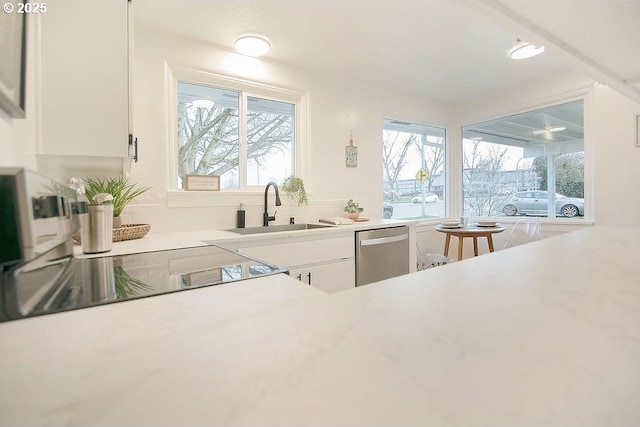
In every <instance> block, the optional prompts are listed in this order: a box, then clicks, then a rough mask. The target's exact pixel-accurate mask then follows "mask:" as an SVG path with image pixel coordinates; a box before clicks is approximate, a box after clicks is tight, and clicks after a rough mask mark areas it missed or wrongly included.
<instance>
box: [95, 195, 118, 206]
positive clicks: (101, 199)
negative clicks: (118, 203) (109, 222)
mask: <svg viewBox="0 0 640 427" xmlns="http://www.w3.org/2000/svg"><path fill="white" fill-rule="evenodd" d="M111 200H113V196H112V195H111V194H108V193H98V194H96V195H95V196H93V201H94V202H96V204H98V205H103V204H105V203H106V202H110V201H111Z"/></svg>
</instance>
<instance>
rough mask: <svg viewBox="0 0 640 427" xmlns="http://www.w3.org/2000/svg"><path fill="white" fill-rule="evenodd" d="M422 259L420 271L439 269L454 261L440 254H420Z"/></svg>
mask: <svg viewBox="0 0 640 427" xmlns="http://www.w3.org/2000/svg"><path fill="white" fill-rule="evenodd" d="M420 258H422V259H419V260H418V271H420V270H426V269H427V268H432V267H438V266H439V265H445V264H447V263H449V262H452V261H453V260H452V259H451V258H449V257H446V256H444V255H440V254H425V255H422V254H420Z"/></svg>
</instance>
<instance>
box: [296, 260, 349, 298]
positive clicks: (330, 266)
mask: <svg viewBox="0 0 640 427" xmlns="http://www.w3.org/2000/svg"><path fill="white" fill-rule="evenodd" d="M289 274H290V275H291V277H293V278H294V279H298V280H300V281H301V282H302V283H305V284H307V285H311V286H313V287H314V288H318V289H320V290H321V291H324V292H328V293H332V292H339V291H345V290H347V289H350V288H354V287H355V265H354V261H353V258H350V259H343V260H338V261H334V262H330V263H326V264H320V265H314V266H309V267H303V268H295V269H292V270H289Z"/></svg>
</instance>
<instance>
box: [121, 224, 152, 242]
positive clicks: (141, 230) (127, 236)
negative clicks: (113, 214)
mask: <svg viewBox="0 0 640 427" xmlns="http://www.w3.org/2000/svg"><path fill="white" fill-rule="evenodd" d="M149 230H151V225H149V224H123V225H122V227H119V228H114V229H113V241H114V242H120V241H122V240H133V239H140V238H141V237H144V236H146V234H147V233H148V232H149Z"/></svg>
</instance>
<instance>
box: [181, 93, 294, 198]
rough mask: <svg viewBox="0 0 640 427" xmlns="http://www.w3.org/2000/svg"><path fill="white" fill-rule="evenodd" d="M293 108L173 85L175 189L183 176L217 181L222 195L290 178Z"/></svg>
mask: <svg viewBox="0 0 640 427" xmlns="http://www.w3.org/2000/svg"><path fill="white" fill-rule="evenodd" d="M269 92H273V90H269ZM298 102H299V100H298V101H296V100H293V101H288V100H283V99H276V98H275V97H273V96H264V95H262V94H256V93H254V91H253V90H252V91H251V92H249V91H247V90H243V89H237V88H229V87H216V86H214V85H205V84H200V83H193V82H186V81H181V80H178V81H177V151H176V156H175V157H176V158H177V188H183V179H184V176H185V175H186V174H197V175H219V176H220V188H221V189H245V188H247V187H250V186H263V185H265V184H267V183H268V182H270V181H275V182H276V183H278V184H280V183H282V182H283V181H284V180H285V179H286V178H287V177H289V176H291V175H295V174H296V144H297V143H298V142H297V138H296V135H297V129H296V123H297V121H298V120H297V114H296V112H297V105H298Z"/></svg>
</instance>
